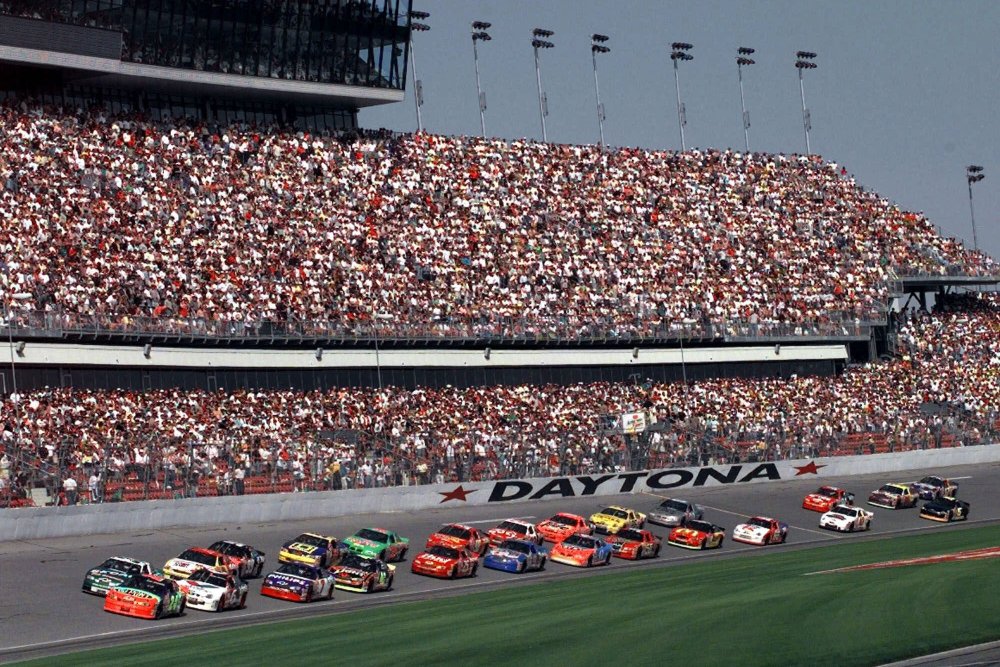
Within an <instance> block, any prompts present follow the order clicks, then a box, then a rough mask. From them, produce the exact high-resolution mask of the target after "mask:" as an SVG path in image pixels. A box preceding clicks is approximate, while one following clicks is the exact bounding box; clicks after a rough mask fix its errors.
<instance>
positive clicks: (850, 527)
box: [847, 523, 854, 533]
mask: <svg viewBox="0 0 1000 667" xmlns="http://www.w3.org/2000/svg"><path fill="white" fill-rule="evenodd" d="M847 532H849V533H853V532H854V524H853V523H852V524H851V525H850V526H848V527H847Z"/></svg>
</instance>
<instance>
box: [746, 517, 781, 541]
mask: <svg viewBox="0 0 1000 667" xmlns="http://www.w3.org/2000/svg"><path fill="white" fill-rule="evenodd" d="M733 539H734V540H735V541H737V542H743V543H745V544H755V545H757V546H764V545H765V544H784V543H785V542H787V541H788V524H787V523H784V522H782V521H778V520H777V519H772V518H770V517H766V516H754V517H750V518H749V519H747V520H746V522H744V523H741V524H738V525H737V526H736V527H735V528H733Z"/></svg>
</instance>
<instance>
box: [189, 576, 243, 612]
mask: <svg viewBox="0 0 1000 667" xmlns="http://www.w3.org/2000/svg"><path fill="white" fill-rule="evenodd" d="M177 585H178V586H179V587H180V589H181V591H183V593H184V594H185V595H186V596H187V606H188V607H190V608H191V609H201V610H203V611H222V610H223V609H242V608H243V607H245V606H246V603H247V591H249V590H250V585H249V584H247V582H245V581H243V580H242V579H240V578H239V577H236V576H233V575H231V574H220V573H218V572H212V571H211V570H198V571H197V572H195V573H194V574H192V575H191V576H190V577H188V578H187V579H184V580H182V581H179V582H177Z"/></svg>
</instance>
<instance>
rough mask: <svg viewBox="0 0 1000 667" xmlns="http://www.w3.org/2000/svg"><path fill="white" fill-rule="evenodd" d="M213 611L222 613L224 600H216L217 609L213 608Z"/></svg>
mask: <svg viewBox="0 0 1000 667" xmlns="http://www.w3.org/2000/svg"><path fill="white" fill-rule="evenodd" d="M212 611H214V612H220V611H222V598H219V599H218V600H216V602H215V608H213V609H212Z"/></svg>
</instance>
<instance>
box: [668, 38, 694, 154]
mask: <svg viewBox="0 0 1000 667" xmlns="http://www.w3.org/2000/svg"><path fill="white" fill-rule="evenodd" d="M670 48H671V49H672V51H671V53H670V59H671V60H673V61H674V88H675V89H676V90H677V125H678V126H679V127H680V129H681V150H682V151H686V150H687V144H685V143H684V127H685V126H686V125H687V109H686V108H685V107H684V103H683V102H681V80H680V76H679V75H678V74H677V63H678V62H680V61H682V60H694V56H692V55H691V54H690V53H688V51H690V50H691V49H692V48H694V47H693V46H692V45H691V44H688V43H687V42H674V43H673V44H671V45H670Z"/></svg>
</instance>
